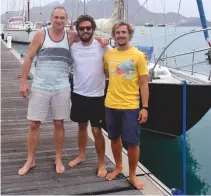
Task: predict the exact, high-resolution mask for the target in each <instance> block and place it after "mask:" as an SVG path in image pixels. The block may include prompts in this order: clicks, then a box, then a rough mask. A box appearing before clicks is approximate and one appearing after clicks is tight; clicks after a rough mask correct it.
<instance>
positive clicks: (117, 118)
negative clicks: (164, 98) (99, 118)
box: [106, 107, 141, 146]
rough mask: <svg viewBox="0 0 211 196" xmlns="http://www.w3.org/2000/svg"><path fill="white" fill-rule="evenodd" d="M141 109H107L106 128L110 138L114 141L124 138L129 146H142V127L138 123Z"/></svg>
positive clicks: (124, 141)
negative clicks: (120, 137)
mask: <svg viewBox="0 0 211 196" xmlns="http://www.w3.org/2000/svg"><path fill="white" fill-rule="evenodd" d="M139 111H140V109H128V110H122V109H111V108H107V107H106V128H107V132H108V138H109V139H111V140H114V139H116V138H118V137H119V136H122V141H123V143H125V144H126V145H127V146H138V145H139V144H140V134H141V125H140V123H139V121H138V115H139Z"/></svg>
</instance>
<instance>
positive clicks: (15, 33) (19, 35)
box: [3, 29, 36, 43]
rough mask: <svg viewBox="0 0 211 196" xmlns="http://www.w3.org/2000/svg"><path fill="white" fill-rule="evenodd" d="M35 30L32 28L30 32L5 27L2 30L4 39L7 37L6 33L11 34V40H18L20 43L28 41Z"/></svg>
mask: <svg viewBox="0 0 211 196" xmlns="http://www.w3.org/2000/svg"><path fill="white" fill-rule="evenodd" d="M35 32H36V30H32V31H31V32H29V33H28V32H26V30H22V29H21V30H18V29H17V30H15V29H12V30H10V29H6V30H3V33H4V39H5V40H6V39H7V35H11V36H12V41H13V42H20V43H30V42H31V41H32V39H33V37H34V34H35Z"/></svg>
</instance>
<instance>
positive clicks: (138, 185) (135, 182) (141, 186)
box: [129, 176, 144, 190]
mask: <svg viewBox="0 0 211 196" xmlns="http://www.w3.org/2000/svg"><path fill="white" fill-rule="evenodd" d="M129 180H130V182H131V183H132V184H133V186H134V187H136V189H138V190H143V189H144V184H143V183H142V182H141V181H140V180H138V178H137V177H136V176H131V177H129Z"/></svg>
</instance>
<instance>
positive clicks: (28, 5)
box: [27, 0, 30, 21]
mask: <svg viewBox="0 0 211 196" xmlns="http://www.w3.org/2000/svg"><path fill="white" fill-rule="evenodd" d="M27 11H28V21H30V0H27Z"/></svg>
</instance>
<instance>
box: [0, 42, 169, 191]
mask: <svg viewBox="0 0 211 196" xmlns="http://www.w3.org/2000/svg"><path fill="white" fill-rule="evenodd" d="M14 54H16V53H15V51H9V50H7V48H6V46H5V44H4V42H3V41H2V42H1V194H2V195H57V194H60V195H82V194H83V195H109V194H112V195H155V194H156V195H170V190H169V189H168V187H166V186H165V185H164V184H163V183H161V182H160V181H159V180H158V179H157V178H155V177H154V176H153V175H152V174H151V173H150V172H149V171H148V170H147V169H146V168H145V167H143V166H142V165H141V163H139V167H138V168H137V175H138V176H139V177H140V178H141V180H143V182H144V183H145V189H144V190H143V191H142V192H140V191H138V190H134V188H133V186H132V185H131V184H130V183H129V181H128V179H127V178H128V170H127V152H126V151H125V150H124V152H123V154H124V156H123V160H124V164H126V165H125V167H124V168H125V169H126V170H125V171H124V172H123V175H120V176H118V177H117V179H115V180H113V181H106V180H105V179H104V178H98V177H97V176H96V174H97V154H96V151H95V147H94V142H93V137H92V135H91V132H90V130H89V136H90V138H89V141H88V146H87V151H86V160H85V162H83V163H82V164H80V165H79V166H77V167H76V168H70V167H69V166H68V162H69V161H70V160H72V159H74V158H75V157H76V156H77V152H78V148H77V124H76V123H73V122H71V121H70V120H68V121H65V144H64V149H63V163H64V165H65V172H64V173H63V174H56V172H55V166H54V158H55V145H54V139H53V123H52V120H51V118H50V117H48V118H47V120H46V121H45V122H44V123H42V125H41V130H40V143H39V147H38V150H37V153H36V167H35V168H34V169H32V170H30V172H29V173H28V174H27V175H25V176H19V175H18V173H17V172H18V170H19V168H20V167H21V166H22V165H23V164H24V163H25V161H26V158H27V132H28V126H29V122H28V120H27V119H26V115H27V107H28V101H27V100H25V99H23V98H22V97H21V96H20V94H19V80H20V79H19V78H18V75H19V74H20V72H21V62H20V59H19V57H18V54H16V55H14ZM29 83H30V81H29ZM104 134H105V137H106V133H105V132H104ZM113 162H114V160H113V157H112V154H111V149H110V141H109V140H108V139H107V137H106V166H107V169H108V171H111V170H112V169H113V168H114V164H113Z"/></svg>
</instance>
